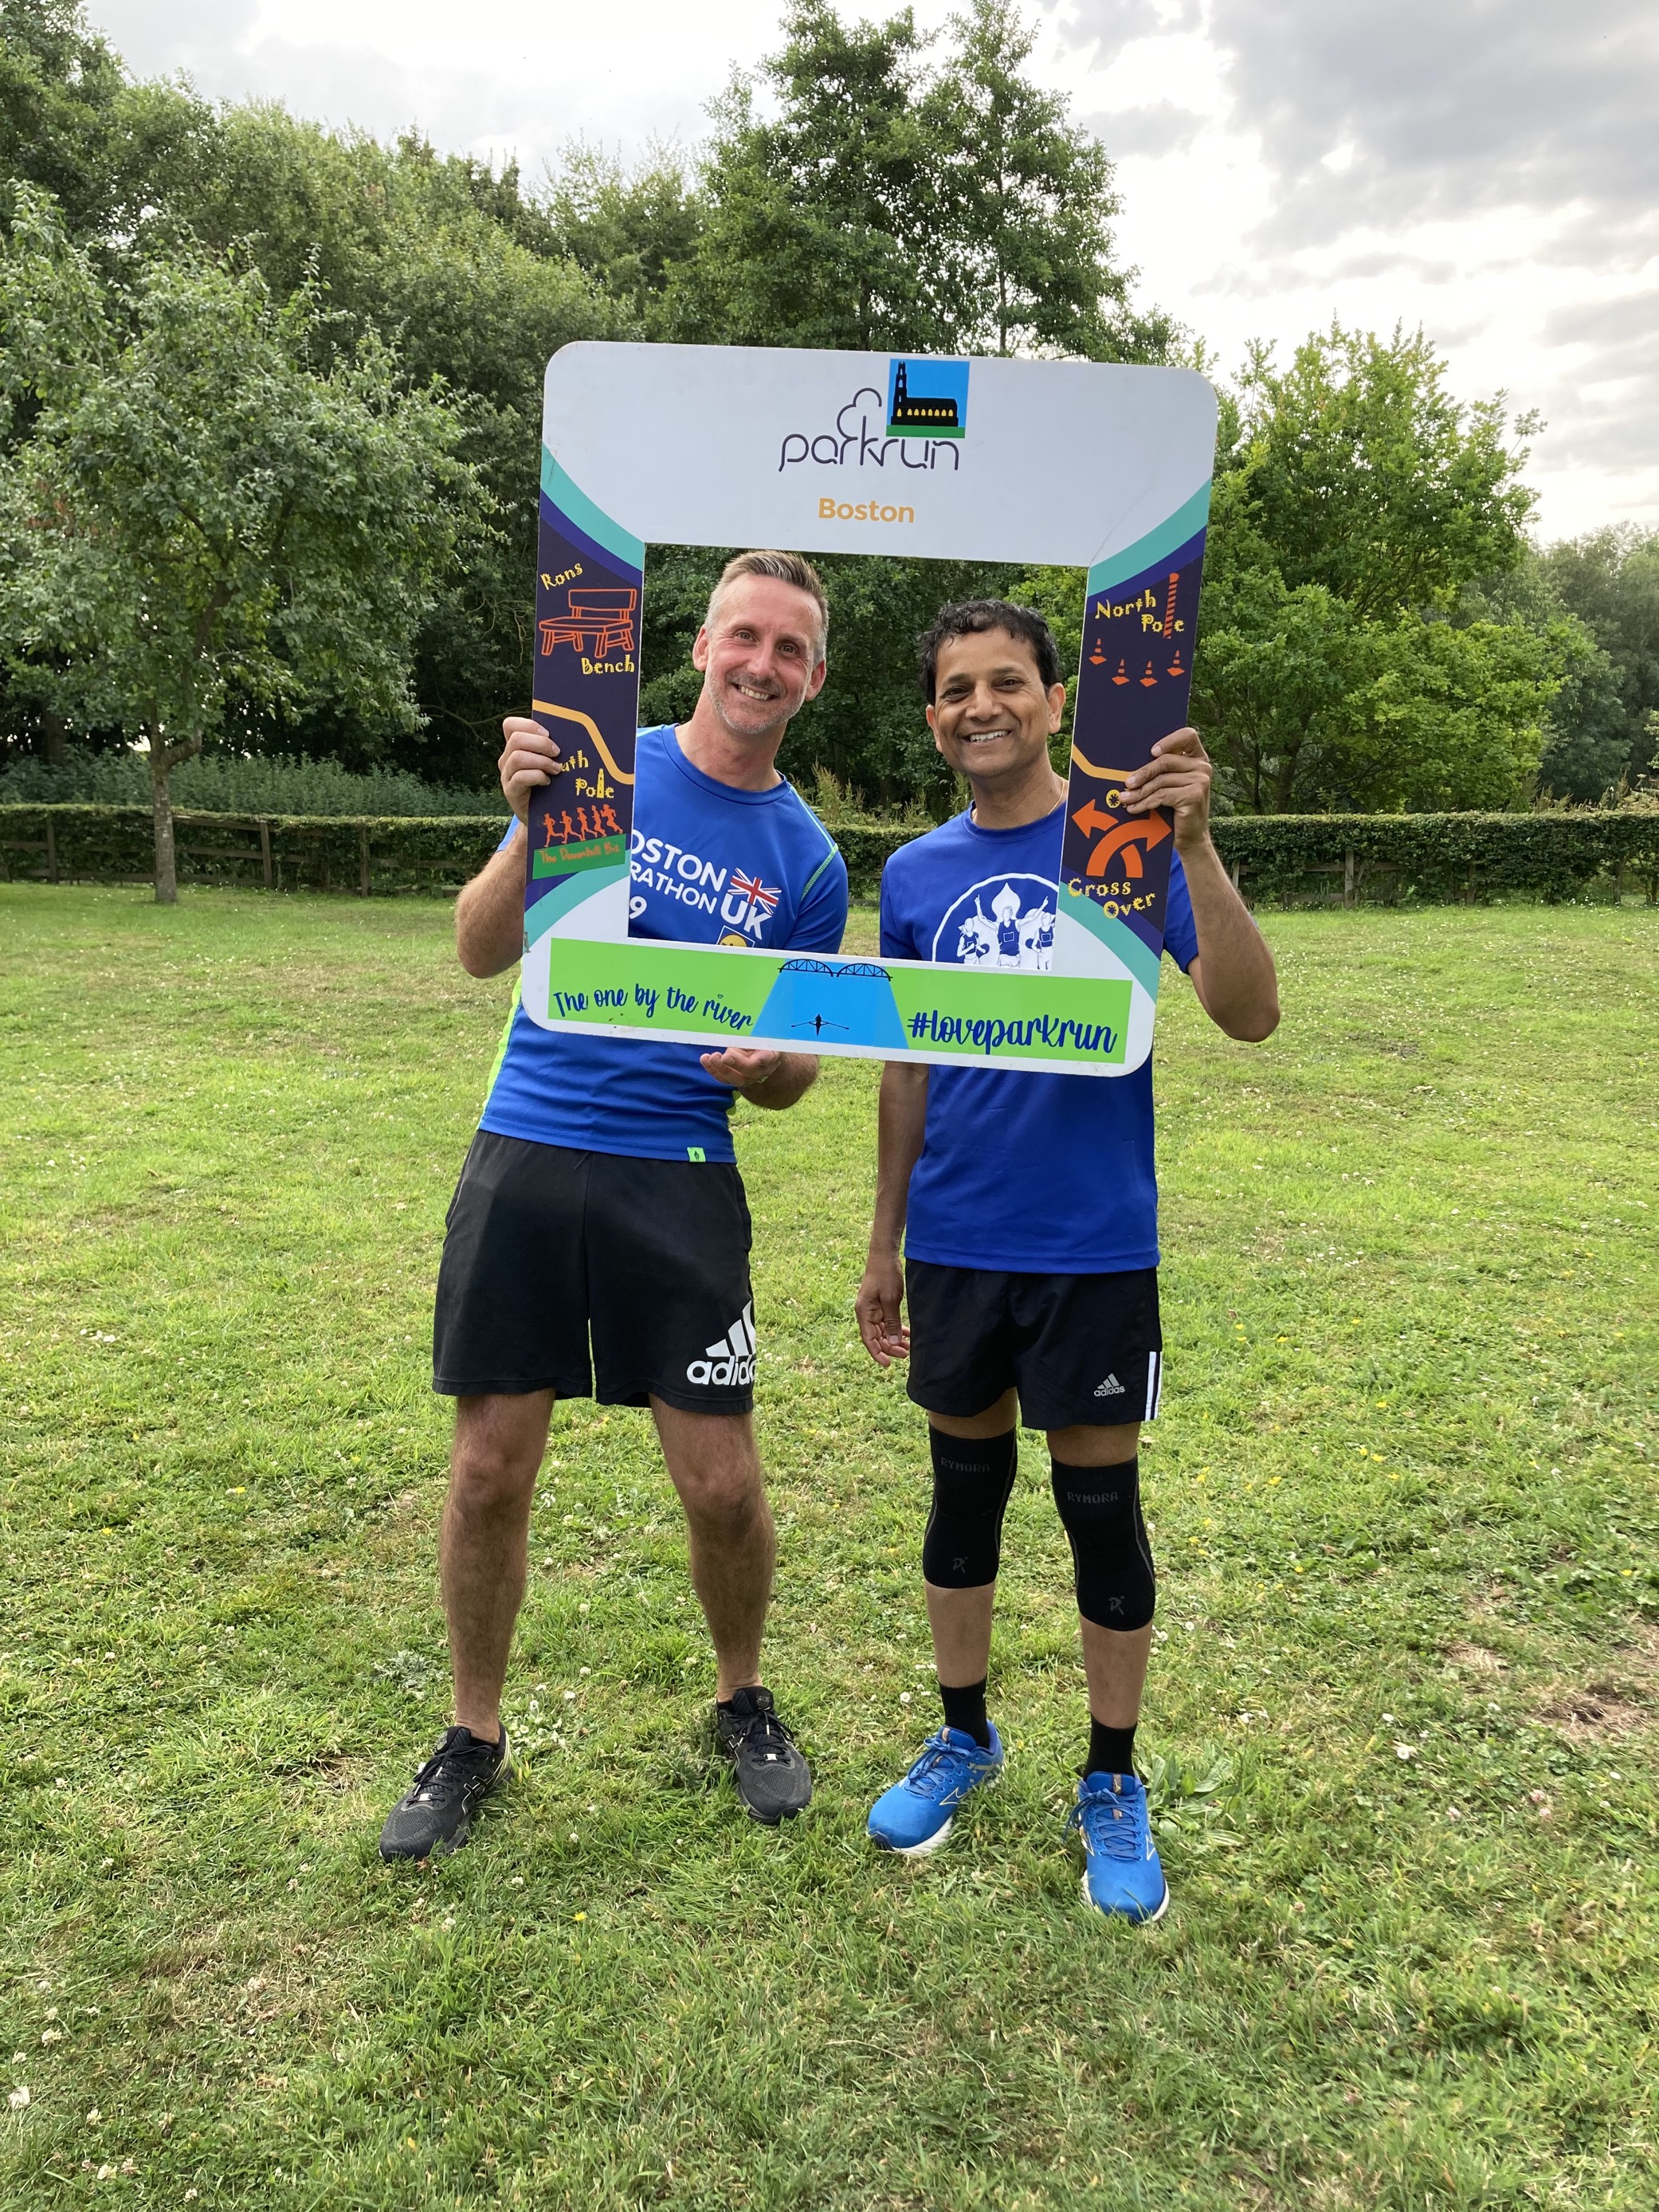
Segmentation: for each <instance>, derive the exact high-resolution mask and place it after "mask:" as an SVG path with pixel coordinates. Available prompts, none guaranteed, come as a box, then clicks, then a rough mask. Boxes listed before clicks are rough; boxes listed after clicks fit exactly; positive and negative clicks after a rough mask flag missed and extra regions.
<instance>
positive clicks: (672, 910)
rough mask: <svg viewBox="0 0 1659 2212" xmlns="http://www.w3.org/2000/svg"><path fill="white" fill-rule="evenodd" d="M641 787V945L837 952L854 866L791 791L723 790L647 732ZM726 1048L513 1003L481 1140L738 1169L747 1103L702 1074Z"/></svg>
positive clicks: (635, 874) (778, 787)
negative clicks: (702, 1060)
mask: <svg viewBox="0 0 1659 2212" xmlns="http://www.w3.org/2000/svg"><path fill="white" fill-rule="evenodd" d="M635 775H636V776H637V778H638V781H637V782H636V784H635V787H634V840H633V855H632V860H631V861H630V864H629V875H630V878H631V882H630V884H629V891H630V897H629V915H630V916H631V919H630V921H629V934H630V935H631V936H634V937H656V938H666V939H672V940H674V941H676V942H678V943H681V944H691V945H775V946H777V947H778V948H780V949H781V950H782V949H787V950H788V951H799V952H836V951H839V950H840V947H841V939H842V931H843V929H844V928H845V927H846V926H847V864H846V862H845V861H844V860H842V857H841V854H839V853H838V852H837V851H836V847H835V845H834V843H833V842H832V841H831V839H830V837H829V832H828V831H827V830H826V829H824V827H823V823H821V822H820V821H819V820H818V818H817V816H816V815H815V814H814V813H813V812H812V811H811V808H810V807H809V806H808V805H806V803H805V800H804V799H801V798H800V796H799V793H797V792H796V791H795V790H794V788H793V786H791V785H789V784H787V783H775V784H774V785H773V787H772V788H771V789H770V790H769V791H735V790H733V789H732V786H731V785H730V784H725V783H716V782H715V781H714V778H713V777H712V776H708V775H704V774H703V772H702V769H699V768H695V767H694V766H693V765H692V763H690V761H689V760H687V758H686V757H685V755H684V752H683V751H682V750H681V749H680V741H679V738H678V735H677V734H676V732H675V731H674V729H673V727H672V726H671V725H669V726H663V727H661V728H659V729H654V730H642V731H641V732H640V742H639V751H638V755H637V757H636V759H635ZM518 831H519V824H518V823H517V822H514V823H513V826H512V828H511V829H509V830H508V832H507V836H506V837H504V838H503V839H502V840H501V842H502V844H504V845H505V844H507V843H509V842H511V840H512V839H513V837H514V836H516V835H517V834H518ZM714 1049H715V1047H714V1044H713V1042H712V1041H711V1042H710V1044H708V1045H694V1044H656V1043H653V1042H650V1041H648V1040H647V1039H643V1038H641V1039H639V1040H632V1039H629V1038H624V1037H605V1036H578V1035H576V1034H575V1033H574V1032H573V1031H571V1030H544V1029H541V1028H538V1026H537V1024H535V1023H534V1022H532V1020H531V1018H530V1017H529V1015H528V1014H526V1012H525V1010H524V1008H523V1007H522V1006H520V1004H519V1003H518V1000H516V998H515V999H514V1000H513V1012H512V1014H511V1016H510V1017H509V1018H508V1021H507V1036H506V1038H505V1040H504V1042H503V1043H502V1047H501V1059H500V1060H499V1061H498V1062H497V1064H496V1069H495V1079H494V1081H493V1082H492V1084H491V1086H490V1091H489V1098H488V1099H487V1100H486V1101H485V1103H484V1109H483V1119H482V1121H480V1123H479V1127H481V1128H484V1129H490V1130H493V1131H494V1132H495V1133H496V1134H497V1135H498V1136H502V1137H527V1138H528V1139H530V1140H531V1142H532V1144H538V1145H567V1146H570V1147H571V1148H572V1149H573V1150H574V1151H577V1152H616V1153H621V1154H622V1155H623V1157H625V1158H629V1159H636V1160H684V1159H687V1158H691V1159H708V1160H731V1159H735V1158H736V1157H737V1155H736V1153H735V1152H734V1151H733V1149H732V1130H731V1121H730V1117H731V1114H732V1108H733V1107H734V1106H735V1105H736V1103H737V1093H736V1091H733V1090H732V1088H731V1086H730V1085H727V1084H725V1083H720V1082H718V1081H716V1079H715V1078H714V1076H712V1075H710V1074H708V1073H707V1071H706V1070H705V1069H703V1068H702V1067H701V1066H699V1065H698V1054H700V1053H702V1052H705V1051H711V1050H714Z"/></svg>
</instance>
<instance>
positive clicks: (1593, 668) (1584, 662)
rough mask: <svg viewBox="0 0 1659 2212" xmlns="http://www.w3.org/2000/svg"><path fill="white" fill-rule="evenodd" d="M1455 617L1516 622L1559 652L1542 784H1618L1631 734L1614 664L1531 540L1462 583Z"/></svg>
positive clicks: (1556, 787) (1585, 795) (1574, 795)
mask: <svg viewBox="0 0 1659 2212" xmlns="http://www.w3.org/2000/svg"><path fill="white" fill-rule="evenodd" d="M1452 619H1453V621H1454V622H1456V623H1460V624H1468V623H1480V622H1486V623H1520V624H1522V627H1523V628H1524V629H1528V630H1530V631H1531V632H1532V634H1533V635H1534V636H1535V637H1540V638H1543V639H1547V641H1549V642H1550V645H1551V647H1552V649H1553V651H1554V653H1556V655H1557V656H1558V658H1559V664H1560V669H1561V681H1560V685H1559V689H1558V690H1557V691H1556V694H1555V696H1554V697H1553V699H1552V700H1551V701H1550V702H1549V706H1548V708H1547V712H1546V715H1545V722H1544V750H1543V754H1542V757H1541V759H1540V761H1539V763H1538V785H1539V788H1540V790H1541V791H1542V792H1545V793H1548V794H1550V795H1551V796H1552V797H1554V798H1557V799H1577V800H1581V801H1584V800H1589V801H1594V800H1595V799H1601V798H1602V797H1603V796H1604V795H1605V794H1606V793H1607V792H1608V791H1610V790H1613V789H1614V788H1616V787H1617V786H1618V784H1619V782H1620V779H1621V778H1622V777H1623V776H1625V775H1626V774H1627V773H1628V771H1629V767H1630V753H1631V738H1632V732H1631V727H1630V723H1629V719H1628V717H1627V716H1626V711H1625V706H1624V702H1623V700H1622V699H1621V698H1620V689H1619V670H1618V668H1617V667H1616V666H1615V665H1614V663H1613V660H1612V659H1611V658H1610V657H1609V656H1608V655H1607V653H1604V652H1603V651H1602V649H1601V647H1600V645H1598V644H1597V642H1596V640H1595V632H1594V631H1593V630H1592V629H1590V628H1589V624H1588V623H1584V622H1583V621H1582V620H1581V619H1580V618H1579V617H1578V616H1577V615H1576V614H1574V613H1573V611H1571V608H1570V607H1569V606H1568V605H1567V604H1566V602H1565V600H1564V599H1562V597H1561V594H1560V592H1559V591H1558V590H1557V588H1556V585H1555V582H1554V580H1553V575H1552V574H1551V571H1550V569H1549V568H1548V567H1547V565H1546V561H1545V559H1544V558H1543V557H1541V556H1540V555H1539V554H1538V553H1537V552H1535V551H1534V550H1532V549H1531V548H1530V547H1529V548H1528V551H1527V555H1526V557H1525V559H1524V560H1523V561H1522V564H1521V566H1520V567H1519V568H1512V569H1510V571H1509V573H1508V574H1507V575H1503V576H1495V577H1487V578H1483V579H1482V580H1481V581H1480V583H1479V584H1471V585H1468V586H1466V587H1465V589H1464V590H1463V592H1462V593H1461V594H1460V596H1459V599H1458V603H1457V605H1456V607H1455V609H1454V611H1453V615H1452ZM1638 734H1639V732H1638Z"/></svg>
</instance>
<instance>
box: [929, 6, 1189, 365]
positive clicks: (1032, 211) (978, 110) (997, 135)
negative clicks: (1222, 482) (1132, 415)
mask: <svg viewBox="0 0 1659 2212" xmlns="http://www.w3.org/2000/svg"><path fill="white" fill-rule="evenodd" d="M951 33H953V36H954V40H955V46H954V50H953V51H952V52H951V54H950V56H949V58H948V59H947V60H946V62H945V66H944V68H943V69H942V70H940V72H939V76H938V77H937V78H936V79H935V81H934V82H933V85H932V86H931V87H930V88H929V90H928V92H927V95H926V97H925V99H924V100H923V101H922V103H921V128H922V133H923V137H924V139H925V141H926V144H927V160H928V163H929V166H930V168H931V172H932V176H931V193H930V198H931V203H932V208H931V240H930V242H929V251H928V254H927V258H928V259H929V261H930V262H931V263H932V264H933V268H934V270H935V271H936V274H935V276H934V280H933V281H934V286H935V290H936V292H937V295H938V296H939V310H940V313H941V314H942V316H943V318H944V319H945V322H946V323H947V324H948V325H950V327H951V331H952V332H953V343H955V344H957V345H958V346H961V347H963V348H964V349H971V350H972V351H974V352H975V353H994V354H1010V353H1017V352H1018V353H1030V352H1038V353H1060V354H1068V355H1072V356H1082V357H1083V358H1085V359H1086V360H1090V361H1145V360H1162V359H1164V358H1165V357H1166V356H1167V354H1168V352H1169V349H1170V345H1171V344H1172V343H1173V340H1174V336H1175V326H1174V325H1173V324H1172V323H1171V321H1170V319H1169V317H1167V316H1164V315H1156V314H1155V315H1152V316H1147V317H1136V316H1133V315H1132V314H1131V313H1130V312H1129V309H1128V306H1127V301H1128V294H1129V283H1130V280H1131V278H1132V276H1133V270H1125V269H1121V268H1119V267H1118V266H1117V265H1116V264H1115V259H1114V249H1113V241H1112V232H1111V227H1110V226H1111V218H1112V217H1113V216H1115V214H1117V212H1118V210H1119V208H1120V205H1121V203H1120V201H1119V199H1118V197H1117V194H1116V192H1115V190H1114V189H1113V183H1112V177H1113V169H1112V164H1111V162H1110V161H1109V159H1108V157H1107V154H1106V149H1105V148H1104V147H1103V145H1102V144H1101V143H1100V141H1099V140H1098V139H1097V138H1096V137H1094V136H1093V135H1092V134H1091V132H1089V131H1085V130H1083V129H1081V128H1079V125H1076V124H1073V123H1069V122H1067V120H1066V106H1067V103H1066V99H1065V97H1064V95H1063V94H1059V93H1052V92H1044V91H1042V89H1041V88H1039V87H1038V86H1036V85H1034V84H1033V83H1031V82H1030V79H1029V78H1028V77H1026V76H1024V75H1023V74H1022V70H1023V69H1024V64H1025V63H1026V62H1027V61H1028V60H1029V59H1030V54H1031V50H1032V48H1033V47H1034V46H1035V45H1036V33H1035V32H1034V31H1033V30H1031V29H1030V28H1029V27H1027V26H1026V25H1025V24H1024V22H1023V21H1022V20H1021V17H1020V15H1019V13H1018V9H1016V8H1015V7H1013V6H1012V4H1011V0H973V4H972V6H971V7H970V8H969V10H968V12H967V13H966V14H965V15H954V16H952V17H951Z"/></svg>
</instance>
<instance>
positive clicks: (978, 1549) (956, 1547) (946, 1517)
mask: <svg viewBox="0 0 1659 2212" xmlns="http://www.w3.org/2000/svg"><path fill="white" fill-rule="evenodd" d="M927 1433H928V1436H929V1438H930V1439H931V1441H932V1443H933V1511H932V1512H931V1513H930V1514H929V1515H928V1516H927V1534H926V1535H925V1536H924V1537H923V1538H922V1540H921V1571H922V1573H923V1574H924V1575H925V1576H926V1577H927V1580H928V1581H929V1582H930V1583H933V1586H934V1588H935V1589H978V1588H979V1587H980V1585H981V1583H994V1581H995V1580H996V1578H997V1567H998V1565H999V1564H1000V1560H1001V1558H1002V1516H1003V1515H1004V1513H1006V1510H1007V1509H1008V1499H1009V1498H1010V1496H1011V1495H1012V1491H1013V1487H1014V1469H1015V1468H1016V1467H1017V1465H1018V1455H1019V1444H1018V1438H1017V1437H1016V1434H1015V1431H1013V1430H1012V1429H1010V1430H1009V1431H1008V1432H1007V1433H1006V1436H1000V1437H947V1436H945V1434H944V1433H943V1432H942V1431H940V1430H939V1429H934V1428H930V1429H929V1430H928V1431H927Z"/></svg>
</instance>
